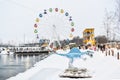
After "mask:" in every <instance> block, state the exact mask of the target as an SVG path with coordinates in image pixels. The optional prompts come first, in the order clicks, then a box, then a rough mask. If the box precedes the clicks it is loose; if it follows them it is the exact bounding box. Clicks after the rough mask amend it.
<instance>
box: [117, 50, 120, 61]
mask: <svg viewBox="0 0 120 80" xmlns="http://www.w3.org/2000/svg"><path fill="white" fill-rule="evenodd" d="M117 59H118V60H119V59H120V56H119V52H118V53H117Z"/></svg>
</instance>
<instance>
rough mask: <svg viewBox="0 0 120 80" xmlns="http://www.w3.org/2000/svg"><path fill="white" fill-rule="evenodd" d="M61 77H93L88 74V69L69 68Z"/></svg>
mask: <svg viewBox="0 0 120 80" xmlns="http://www.w3.org/2000/svg"><path fill="white" fill-rule="evenodd" d="M59 76H60V77H64V78H91V77H92V76H90V75H89V74H88V70H87V69H86V68H84V69H79V68H68V69H66V70H65V71H64V72H63V73H61V74H60V75H59Z"/></svg>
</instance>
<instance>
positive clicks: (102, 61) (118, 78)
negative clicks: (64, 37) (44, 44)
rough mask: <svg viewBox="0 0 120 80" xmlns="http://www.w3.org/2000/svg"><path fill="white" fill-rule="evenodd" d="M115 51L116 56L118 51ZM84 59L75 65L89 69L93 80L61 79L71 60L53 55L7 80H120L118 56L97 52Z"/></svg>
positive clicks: (85, 79) (76, 61) (75, 62)
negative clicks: (60, 75)
mask: <svg viewBox="0 0 120 80" xmlns="http://www.w3.org/2000/svg"><path fill="white" fill-rule="evenodd" d="M115 51H116V52H115V55H116V53H117V50H115ZM58 52H60V51H58ZM62 52H63V51H62ZM84 57H86V60H83V59H79V58H78V59H76V60H75V61H74V63H73V65H74V66H75V67H78V68H87V69H88V70H89V74H90V75H91V76H92V78H84V79H81V78H77V79H75V78H60V77H59V74H60V73H62V72H63V71H64V70H65V69H67V68H68V62H69V60H68V59H67V58H66V57H63V56H59V55H57V54H52V55H50V56H49V57H47V58H46V59H44V60H42V61H40V62H38V63H36V64H35V65H34V67H32V68H31V69H28V70H27V71H25V72H24V73H19V74H18V75H16V76H14V77H11V78H9V79H7V80H120V70H119V68H120V60H117V58H116V56H106V55H105V53H102V52H100V51H95V53H94V55H93V57H92V58H91V57H89V56H84Z"/></svg>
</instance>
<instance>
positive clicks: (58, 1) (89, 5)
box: [0, 0, 115, 43]
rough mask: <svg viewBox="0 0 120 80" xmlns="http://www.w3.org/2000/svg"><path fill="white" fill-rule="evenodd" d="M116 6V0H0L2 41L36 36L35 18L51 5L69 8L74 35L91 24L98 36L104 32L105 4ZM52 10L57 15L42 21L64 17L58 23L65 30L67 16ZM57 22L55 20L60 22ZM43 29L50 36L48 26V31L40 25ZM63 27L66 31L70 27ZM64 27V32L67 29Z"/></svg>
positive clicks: (29, 38) (27, 39)
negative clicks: (59, 14)
mask: <svg viewBox="0 0 120 80" xmlns="http://www.w3.org/2000/svg"><path fill="white" fill-rule="evenodd" d="M114 6H115V0H0V10H1V11H0V42H10V43H16V42H17V43H20V42H24V40H25V41H26V42H28V41H29V42H31V41H33V40H34V39H35V34H34V27H33V26H34V23H35V18H36V17H38V14H39V13H41V12H43V11H44V9H49V8H59V9H64V10H65V11H67V12H69V14H70V15H71V16H72V18H73V21H74V23H75V32H74V35H75V36H80V37H82V32H83V30H84V29H85V28H91V27H92V28H95V36H97V35H104V33H105V31H104V29H103V28H104V27H103V20H104V15H105V8H106V9H107V10H108V11H114ZM53 14H54V15H55V17H54V16H52V17H50V16H47V19H49V20H48V22H47V24H45V23H46V22H45V23H44V20H42V22H43V23H44V24H45V25H51V24H50V22H49V21H51V20H53V19H55V20H53V21H56V22H57V21H58V23H60V22H62V21H61V20H63V19H64V21H63V23H61V24H60V25H59V26H61V28H62V29H61V30H63V28H65V27H62V26H64V25H67V22H65V20H66V19H65V18H64V16H59V18H58V19H57V18H56V15H58V14H55V13H53ZM48 15H49V14H48ZM60 18H61V19H60ZM59 19H60V20H59ZM66 21H67V20H66ZM58 23H55V24H56V25H58ZM45 25H44V26H45ZM59 26H56V27H59ZM40 30H43V31H44V32H45V35H48V36H50V35H49V34H46V33H47V32H48V31H49V30H48V31H46V30H45V29H44V28H42V29H41V28H40ZM64 30H65V31H66V32H67V30H69V28H68V29H67V28H65V29H64ZM64 30H63V31H61V33H62V32H65V31H64ZM56 31H57V30H56ZM39 34H40V33H39ZM62 34H63V35H64V34H65V33H62ZM41 35H43V34H41Z"/></svg>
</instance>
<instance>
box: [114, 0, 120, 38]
mask: <svg viewBox="0 0 120 80" xmlns="http://www.w3.org/2000/svg"><path fill="white" fill-rule="evenodd" d="M115 8H116V10H115V19H114V21H115V34H116V35H117V37H118V38H117V39H118V40H119V39H120V38H119V37H120V36H119V35H120V33H119V31H120V0H116V5H115Z"/></svg>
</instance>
